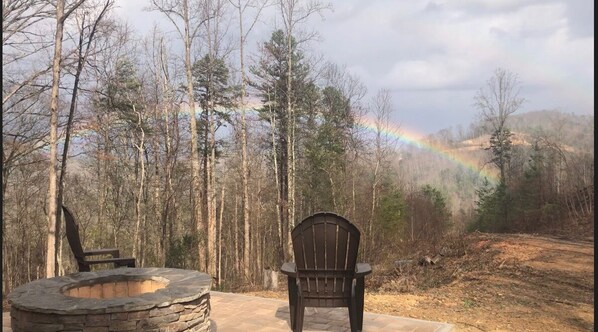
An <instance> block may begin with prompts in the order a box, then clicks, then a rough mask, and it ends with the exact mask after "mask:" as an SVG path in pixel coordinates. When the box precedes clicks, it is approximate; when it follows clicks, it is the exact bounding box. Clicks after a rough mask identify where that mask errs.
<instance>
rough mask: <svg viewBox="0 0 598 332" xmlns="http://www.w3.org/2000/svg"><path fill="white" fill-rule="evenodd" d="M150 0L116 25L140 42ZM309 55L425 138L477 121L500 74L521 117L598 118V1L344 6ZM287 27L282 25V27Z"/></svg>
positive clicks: (366, 0)
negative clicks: (597, 77)
mask: <svg viewBox="0 0 598 332" xmlns="http://www.w3.org/2000/svg"><path fill="white" fill-rule="evenodd" d="M147 2H148V1H147V0H130V1H124V0H122V1H121V2H120V3H119V6H120V8H119V9H118V15H119V16H120V17H122V18H124V19H126V20H127V21H128V22H129V23H130V24H131V25H132V26H133V27H134V29H135V30H137V32H138V33H141V34H143V33H144V32H145V31H149V28H150V27H151V26H152V24H153V23H154V22H156V23H157V24H159V25H161V26H163V27H164V29H165V30H168V29H171V27H170V26H169V24H168V22H166V21H164V20H162V19H161V18H160V16H159V15H158V14H157V13H148V12H144V11H142V8H143V7H145V6H147ZM331 4H332V7H333V10H332V11H327V12H325V13H324V19H321V18H320V17H319V16H314V17H313V18H312V19H311V20H310V22H309V23H308V24H307V25H306V26H305V28H306V29H314V30H316V31H318V32H319V35H320V41H319V42H314V43H312V44H310V51H311V52H313V53H317V54H322V55H323V56H324V57H325V58H326V59H328V60H330V61H332V62H335V63H337V64H339V65H344V66H346V67H347V69H348V70H349V71H350V72H352V73H353V74H355V75H357V76H358V77H359V78H360V79H361V80H362V81H363V82H364V83H365V84H366V85H367V87H368V91H369V96H371V95H373V94H375V92H376V91H377V90H378V89H383V88H384V89H388V90H390V91H391V94H392V98H393V103H394V114H393V117H392V118H393V121H394V122H395V123H396V124H397V125H400V126H401V127H402V128H405V129H406V130H409V131H410V132H415V133H421V134H427V133H433V132H435V131H437V130H440V129H443V128H447V127H450V126H457V125H459V124H461V125H463V126H464V127H466V126H467V125H468V124H469V123H470V122H471V121H473V120H474V118H475V116H476V114H477V113H478V111H477V110H476V109H475V108H474V107H473V106H472V104H473V97H474V95H475V93H476V91H477V90H479V88H480V87H482V86H484V85H485V83H486V81H487V80H488V79H489V78H490V77H491V76H492V74H493V72H494V70H495V69H496V68H497V67H502V68H505V69H507V70H509V71H512V72H514V73H516V74H518V76H519V80H520V81H521V96H522V97H524V98H526V99H527V102H526V103H525V104H524V106H523V108H522V111H521V112H527V111H533V110H540V109H551V110H552V109H557V110H561V111H564V112H567V113H570V112H573V113H578V114H593V113H594V2H593V0H562V1H550V0H444V1H443V0H435V1H406V0H405V1H402V0H336V1H332V3H331ZM262 21H263V23H262V24H261V25H259V26H257V27H256V29H255V30H254V33H253V35H252V41H250V44H254V45H255V44H256V43H257V42H259V41H264V40H267V39H268V38H269V35H270V33H271V31H272V28H273V27H274V26H275V24H276V11H275V8H272V10H271V11H270V12H268V13H266V14H265V15H264V16H263V19H262ZM278 25H279V26H280V24H278Z"/></svg>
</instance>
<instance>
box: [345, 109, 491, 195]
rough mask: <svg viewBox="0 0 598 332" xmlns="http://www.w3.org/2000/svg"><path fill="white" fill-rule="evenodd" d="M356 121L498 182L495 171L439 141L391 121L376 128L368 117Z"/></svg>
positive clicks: (361, 125)
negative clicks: (482, 166) (431, 139)
mask: <svg viewBox="0 0 598 332" xmlns="http://www.w3.org/2000/svg"><path fill="white" fill-rule="evenodd" d="M356 122H357V125H358V126H359V127H360V128H363V129H366V130H368V131H370V132H373V133H377V132H378V130H380V132H381V133H383V134H384V135H387V136H390V137H392V138H394V139H397V140H398V141H399V142H400V143H404V144H408V145H411V146H414V147H416V148H419V149H422V150H426V151H429V152H432V153H434V154H436V155H439V156H441V157H443V158H445V159H447V160H449V161H451V162H453V163H455V164H457V165H460V166H463V167H465V168H467V169H469V170H472V171H473V172H475V173H477V174H479V176H480V177H481V178H484V177H485V178H487V179H488V181H490V182H491V183H493V184H497V183H498V182H499V179H498V176H497V175H496V174H495V173H496V172H492V170H490V169H484V168H480V167H479V166H478V160H477V159H475V158H473V157H471V156H469V155H468V154H466V153H457V152H456V151H455V150H454V149H450V148H448V147H446V146H444V145H441V144H439V143H434V142H430V141H429V140H426V139H424V138H423V137H424V135H421V134H417V133H415V132H413V131H410V130H408V129H405V128H399V126H397V125H394V124H392V123H389V124H387V125H386V126H383V127H382V128H380V129H378V128H377V126H376V121H375V120H373V119H371V118H368V117H361V118H359V119H357V121H356Z"/></svg>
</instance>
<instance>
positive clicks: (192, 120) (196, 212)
mask: <svg viewBox="0 0 598 332" xmlns="http://www.w3.org/2000/svg"><path fill="white" fill-rule="evenodd" d="M182 5H183V17H184V18H183V21H184V25H185V32H184V38H183V39H184V43H185V73H186V75H187V98H188V102H189V130H190V132H191V160H190V163H191V171H192V175H191V176H192V181H191V203H192V206H193V222H194V224H195V225H194V226H195V229H196V230H197V235H198V238H199V241H198V248H197V249H198V256H199V257H198V258H199V270H200V271H205V270H206V258H207V251H206V243H205V242H206V239H205V237H206V225H205V223H204V222H203V220H202V212H201V185H200V182H199V174H200V169H199V155H198V151H197V119H196V117H195V101H194V99H193V98H194V97H193V73H192V70H191V67H192V63H191V36H190V35H189V32H190V26H189V3H188V0H183V4H182Z"/></svg>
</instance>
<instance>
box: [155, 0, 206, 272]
mask: <svg viewBox="0 0 598 332" xmlns="http://www.w3.org/2000/svg"><path fill="white" fill-rule="evenodd" d="M192 2H193V6H192V7H191V8H190V6H189V4H190V1H189V0H181V1H175V0H151V6H150V9H151V10H157V11H160V12H161V13H163V14H164V15H166V17H167V18H168V20H170V22H171V23H172V24H173V26H174V27H175V28H176V31H177V32H178V34H179V37H180V38H181V40H182V41H183V43H184V45H185V74H186V76H187V103H188V105H189V118H190V122H189V131H190V133H191V144H190V149H191V160H190V163H191V171H192V172H193V174H192V186H191V196H192V205H193V221H194V223H195V228H196V230H197V233H198V236H199V244H198V255H199V269H200V270H205V269H206V268H207V264H206V263H207V256H208V253H207V246H206V239H205V237H206V224H205V223H204V222H203V220H202V211H201V184H200V181H199V180H200V168H199V154H198V149H197V118H196V113H195V101H194V97H193V74H192V65H193V62H192V61H191V47H192V45H193V41H194V40H195V39H196V38H197V36H198V35H199V32H200V28H201V26H202V25H203V24H204V23H205V22H206V21H207V19H208V18H209V16H207V17H206V15H205V13H204V11H203V8H202V5H201V4H200V3H199V2H197V1H192Z"/></svg>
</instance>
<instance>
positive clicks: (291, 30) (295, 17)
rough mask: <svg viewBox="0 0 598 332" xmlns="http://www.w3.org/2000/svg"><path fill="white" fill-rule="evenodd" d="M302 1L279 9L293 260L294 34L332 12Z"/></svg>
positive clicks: (286, 1) (284, 0) (284, 2)
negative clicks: (283, 51) (282, 32)
mask: <svg viewBox="0 0 598 332" xmlns="http://www.w3.org/2000/svg"><path fill="white" fill-rule="evenodd" d="M300 2H301V1H300V0H280V2H279V8H280V14H281V16H282V21H283V24H284V28H285V36H286V38H287V78H288V79H287V90H286V93H287V117H288V119H289V124H288V130H287V137H286V139H287V161H286V163H287V165H288V166H287V169H286V171H287V179H288V182H287V193H288V202H287V217H288V220H287V225H288V226H287V232H288V234H287V243H286V254H287V257H288V258H290V257H293V248H292V242H291V230H292V229H293V227H294V226H295V210H296V207H295V178H296V164H295V160H296V158H295V157H296V156H295V129H296V126H297V125H296V123H295V109H294V107H295V105H293V101H292V98H291V96H292V91H293V84H292V79H291V78H292V77H293V56H292V55H293V39H295V38H294V34H298V31H297V30H298V25H300V24H303V23H305V22H306V21H307V19H308V18H309V17H310V16H311V15H313V14H316V13H318V14H320V15H322V12H323V11H324V10H326V9H330V8H331V6H330V5H323V4H322V3H320V2H319V1H309V2H307V3H304V4H300ZM316 35H317V34H316V33H315V32H311V33H308V34H306V35H304V36H302V37H301V38H297V39H296V40H297V41H296V43H297V44H300V43H302V42H306V41H309V40H311V39H313V38H314V37H316Z"/></svg>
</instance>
